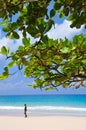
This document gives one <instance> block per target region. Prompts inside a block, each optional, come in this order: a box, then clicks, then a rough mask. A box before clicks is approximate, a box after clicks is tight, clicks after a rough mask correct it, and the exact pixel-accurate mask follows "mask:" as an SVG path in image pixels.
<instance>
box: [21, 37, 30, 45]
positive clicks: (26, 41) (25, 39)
mask: <svg viewBox="0 0 86 130" xmlns="http://www.w3.org/2000/svg"><path fill="white" fill-rule="evenodd" d="M22 42H23V44H24V46H29V45H30V38H23V39H22Z"/></svg>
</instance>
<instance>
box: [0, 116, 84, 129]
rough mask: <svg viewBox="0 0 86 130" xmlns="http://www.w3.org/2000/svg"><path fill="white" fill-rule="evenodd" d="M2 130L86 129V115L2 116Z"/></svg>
mask: <svg viewBox="0 0 86 130" xmlns="http://www.w3.org/2000/svg"><path fill="white" fill-rule="evenodd" d="M0 122H1V123H0V129H2V130H18V129H21V130H28V129H30V130H35V129H36V130H57V129H58V130H86V117H72V116H29V117H27V118H24V117H16V116H0Z"/></svg>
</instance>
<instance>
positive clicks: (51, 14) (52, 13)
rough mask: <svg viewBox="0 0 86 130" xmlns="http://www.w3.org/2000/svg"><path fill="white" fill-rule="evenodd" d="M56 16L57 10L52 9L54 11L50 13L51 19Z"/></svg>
mask: <svg viewBox="0 0 86 130" xmlns="http://www.w3.org/2000/svg"><path fill="white" fill-rule="evenodd" d="M54 15H55V10H54V9H52V10H51V11H50V17H51V18H52V17H54Z"/></svg>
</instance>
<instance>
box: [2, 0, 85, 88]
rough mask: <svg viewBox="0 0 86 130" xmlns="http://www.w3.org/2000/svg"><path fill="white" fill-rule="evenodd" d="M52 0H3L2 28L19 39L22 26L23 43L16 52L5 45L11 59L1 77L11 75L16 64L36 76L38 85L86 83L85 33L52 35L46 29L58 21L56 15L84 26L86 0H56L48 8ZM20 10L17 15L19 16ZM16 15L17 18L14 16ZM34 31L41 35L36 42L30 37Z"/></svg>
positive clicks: (73, 23) (77, 85)
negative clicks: (31, 40) (57, 36)
mask: <svg viewBox="0 0 86 130" xmlns="http://www.w3.org/2000/svg"><path fill="white" fill-rule="evenodd" d="M50 2H51V0H46V1H45V0H42V1H41V0H38V1H32V0H30V1H29V0H22V1H21V0H5V1H4V0H1V1H0V12H2V13H0V18H1V19H2V21H1V25H2V30H3V31H4V32H6V36H7V37H9V38H11V39H19V34H18V30H20V31H21V32H22V35H23V37H22V46H19V47H18V49H17V50H16V52H10V51H9V49H6V47H5V46H3V47H2V48H1V51H0V52H1V54H3V55H6V57H7V59H9V58H10V59H11V61H10V62H9V63H8V65H7V66H6V67H4V72H3V73H2V74H1V75H0V80H2V79H5V78H7V77H8V76H9V75H10V73H9V69H10V68H11V67H13V66H14V65H15V64H16V65H17V66H18V69H19V70H21V69H22V68H23V67H24V76H25V77H33V78H34V81H35V83H34V84H31V86H33V87H34V88H38V87H39V88H45V89H46V90H49V89H53V88H57V86H60V85H62V86H63V87H67V86H69V87H71V86H73V85H74V86H76V88H79V87H80V86H85V82H86V67H85V66H86V37H85V36H83V35H82V34H79V35H77V36H74V37H73V39H72V41H69V40H68V39H67V38H65V39H64V40H63V39H58V38H57V39H56V40H54V39H50V38H49V37H48V36H47V35H46V33H47V32H48V31H49V30H50V29H51V28H52V26H53V25H54V20H53V17H54V16H56V14H57V13H58V14H59V17H60V18H62V17H65V16H66V18H67V20H70V21H71V22H72V23H71V25H70V26H71V27H76V28H80V27H81V25H84V26H85V24H86V2H85V0H82V1H79V0H77V1H74V0H53V7H52V8H51V10H50V11H49V10H48V6H49V4H50ZM16 14H17V17H16ZM14 15H15V17H16V19H15V20H14V19H13V18H14ZM28 34H30V35H31V36H32V37H34V38H39V40H38V41H36V42H34V44H32V43H30V39H29V38H28Z"/></svg>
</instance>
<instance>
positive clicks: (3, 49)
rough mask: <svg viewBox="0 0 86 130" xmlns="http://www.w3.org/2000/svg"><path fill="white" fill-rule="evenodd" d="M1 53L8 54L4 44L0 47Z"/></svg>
mask: <svg viewBox="0 0 86 130" xmlns="http://www.w3.org/2000/svg"><path fill="white" fill-rule="evenodd" d="M1 54H3V55H7V54H8V51H7V49H6V47H5V46H3V47H2V48H1Z"/></svg>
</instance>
